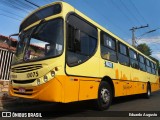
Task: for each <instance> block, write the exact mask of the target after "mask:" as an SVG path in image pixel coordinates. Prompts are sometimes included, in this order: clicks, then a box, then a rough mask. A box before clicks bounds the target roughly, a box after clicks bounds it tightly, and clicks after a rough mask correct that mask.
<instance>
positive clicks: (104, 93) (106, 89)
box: [96, 81, 113, 110]
mask: <svg viewBox="0 0 160 120" xmlns="http://www.w3.org/2000/svg"><path fill="white" fill-rule="evenodd" d="M112 97H113V95H112V89H111V86H110V84H109V83H107V82H105V81H102V82H101V83H100V85H99V90H98V98H97V100H96V104H97V108H98V110H105V109H108V108H109V106H110V104H111V102H112Z"/></svg>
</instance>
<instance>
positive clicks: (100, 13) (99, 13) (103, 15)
mask: <svg viewBox="0 0 160 120" xmlns="http://www.w3.org/2000/svg"><path fill="white" fill-rule="evenodd" d="M84 2H86V3H87V1H84ZM87 5H90V4H89V3H87ZM90 8H92V9H93V10H94V11H95V12H96V13H97V14H98V15H101V16H102V17H103V18H104V19H105V20H106V18H109V17H108V16H105V14H102V12H98V11H97V9H95V8H94V7H93V6H91V5H90ZM106 21H107V22H108V23H111V24H112V25H113V26H114V27H116V28H118V29H119V30H120V32H123V34H124V33H125V34H128V33H126V32H124V31H122V29H121V28H120V27H119V26H117V25H116V24H113V22H111V21H112V20H110V21H109V20H106Z"/></svg>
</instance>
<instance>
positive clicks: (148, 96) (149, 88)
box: [145, 84, 151, 99]
mask: <svg viewBox="0 0 160 120" xmlns="http://www.w3.org/2000/svg"><path fill="white" fill-rule="evenodd" d="M150 97H151V86H150V84H147V92H146V93H145V98H148V99H149V98H150Z"/></svg>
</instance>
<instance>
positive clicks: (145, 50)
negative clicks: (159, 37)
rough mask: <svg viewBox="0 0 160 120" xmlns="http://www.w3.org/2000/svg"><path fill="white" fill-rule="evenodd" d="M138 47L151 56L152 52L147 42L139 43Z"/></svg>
mask: <svg viewBox="0 0 160 120" xmlns="http://www.w3.org/2000/svg"><path fill="white" fill-rule="evenodd" d="M137 49H138V50H139V51H140V52H142V53H143V54H145V55H147V56H150V55H151V54H152V51H151V49H150V47H149V46H148V45H147V44H146V43H143V44H139V45H138V46H137Z"/></svg>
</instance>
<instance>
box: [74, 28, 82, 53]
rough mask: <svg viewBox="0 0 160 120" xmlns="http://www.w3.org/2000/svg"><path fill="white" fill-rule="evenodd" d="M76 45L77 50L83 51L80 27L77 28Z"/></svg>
mask: <svg viewBox="0 0 160 120" xmlns="http://www.w3.org/2000/svg"><path fill="white" fill-rule="evenodd" d="M74 46H75V50H76V51H81V43H80V30H79V29H75V39H74Z"/></svg>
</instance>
